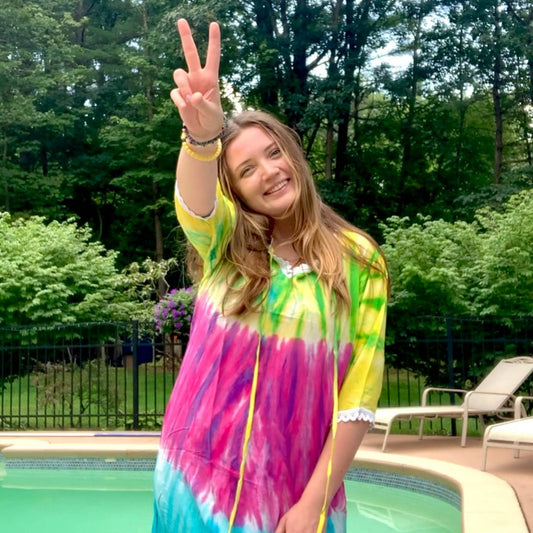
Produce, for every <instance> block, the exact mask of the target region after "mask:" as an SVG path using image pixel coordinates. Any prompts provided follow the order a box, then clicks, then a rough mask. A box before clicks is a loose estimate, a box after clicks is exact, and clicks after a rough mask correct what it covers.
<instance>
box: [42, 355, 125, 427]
mask: <svg viewBox="0 0 533 533" xmlns="http://www.w3.org/2000/svg"><path fill="white" fill-rule="evenodd" d="M32 386H34V387H35V388H36V389H37V393H38V397H39V398H40V401H41V405H40V407H43V408H46V407H49V406H56V407H57V408H60V409H61V411H62V412H64V413H66V416H67V417H69V418H70V427H82V426H83V417H84V415H86V414H88V413H91V412H93V413H100V412H106V411H111V412H117V411H118V406H119V405H120V404H121V403H122V401H123V398H122V397H121V393H120V391H119V388H118V386H117V383H116V382H114V381H112V380H109V376H108V373H107V368H106V366H105V365H104V364H102V361H100V360H93V361H89V362H87V363H85V364H83V365H82V366H77V365H62V364H48V365H42V366H41V369H40V372H37V373H35V374H34V375H33V378H32Z"/></svg>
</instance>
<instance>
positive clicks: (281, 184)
mask: <svg viewBox="0 0 533 533" xmlns="http://www.w3.org/2000/svg"><path fill="white" fill-rule="evenodd" d="M287 183H289V178H287V179H285V180H283V181H280V182H279V183H278V184H277V185H274V187H272V188H271V189H268V191H266V192H265V193H264V195H265V196H268V195H269V194H274V193H275V192H278V191H281V189H283V188H284V187H285V186H286V185H287Z"/></svg>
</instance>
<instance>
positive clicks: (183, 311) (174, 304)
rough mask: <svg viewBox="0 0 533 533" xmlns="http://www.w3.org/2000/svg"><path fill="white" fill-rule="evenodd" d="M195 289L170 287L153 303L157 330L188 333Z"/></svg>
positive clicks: (179, 333)
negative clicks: (169, 289)
mask: <svg viewBox="0 0 533 533" xmlns="http://www.w3.org/2000/svg"><path fill="white" fill-rule="evenodd" d="M195 297H196V289H195V288H194V287H187V288H186V289H172V290H171V291H170V292H167V294H165V296H163V298H161V300H159V302H158V303H157V304H156V305H155V309H154V317H155V325H156V328H157V330H158V331H159V332H161V333H170V334H178V335H181V336H184V335H188V334H189V330H190V328H191V320H192V314H193V311H194V299H195Z"/></svg>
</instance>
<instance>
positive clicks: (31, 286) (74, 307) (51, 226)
mask: <svg viewBox="0 0 533 533" xmlns="http://www.w3.org/2000/svg"><path fill="white" fill-rule="evenodd" d="M117 255H118V254H117V252H111V251H106V250H105V248H104V247H103V245H102V244H101V243H99V242H95V241H92V235H91V231H90V229H89V228H88V227H83V228H80V227H78V226H77V225H76V224H75V223H74V222H73V221H69V222H63V223H60V222H55V221H54V222H50V223H46V222H45V219H44V218H43V217H31V218H29V219H26V220H24V219H14V218H13V217H11V216H10V215H9V214H7V213H2V214H1V215H0V264H1V265H2V268H1V276H0V324H2V325H8V326H9V325H24V324H32V323H35V324H50V323H52V324H54V323H75V322H92V321H107V320H130V319H132V318H134V317H135V316H136V314H137V313H140V312H141V309H140V308H139V307H138V306H137V305H136V303H135V302H134V301H132V300H131V299H128V298H127V297H126V295H125V289H126V288H127V287H128V280H127V278H126V276H125V275H123V274H121V273H120V272H119V271H118V270H117V268H116V265H115V263H116V259H117Z"/></svg>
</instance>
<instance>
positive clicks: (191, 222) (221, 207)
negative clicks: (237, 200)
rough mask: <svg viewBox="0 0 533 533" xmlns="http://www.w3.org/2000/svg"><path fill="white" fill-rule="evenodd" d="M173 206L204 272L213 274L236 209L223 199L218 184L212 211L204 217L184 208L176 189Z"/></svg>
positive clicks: (232, 224) (231, 229)
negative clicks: (211, 271)
mask: <svg viewBox="0 0 533 533" xmlns="http://www.w3.org/2000/svg"><path fill="white" fill-rule="evenodd" d="M174 205H175V208H176V214H177V217H178V221H179V223H180V226H181V227H182V229H183V232H184V233H185V235H186V237H187V239H188V240H189V241H190V243H191V244H192V245H193V246H194V248H196V250H197V252H198V253H199V254H200V257H201V258H202V261H203V263H204V273H205V271H206V268H208V269H210V270H213V269H214V268H215V267H216V265H217V264H218V263H219V261H220V259H221V258H222V257H223V255H224V253H225V250H226V246H227V244H228V242H229V240H230V238H231V234H232V232H233V227H234V225H235V208H234V206H233V204H232V203H231V201H230V200H229V199H228V198H226V197H225V196H224V195H223V194H222V191H221V189H220V185H219V184H218V183H217V192H216V200H215V205H214V207H213V211H212V212H211V213H210V214H209V215H208V216H206V217H202V216H199V215H197V214H195V213H193V212H192V211H191V210H190V209H189V208H188V207H187V205H186V204H185V202H184V200H183V198H182V197H181V195H180V192H179V189H178V183H177V181H176V188H175V194H174Z"/></svg>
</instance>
